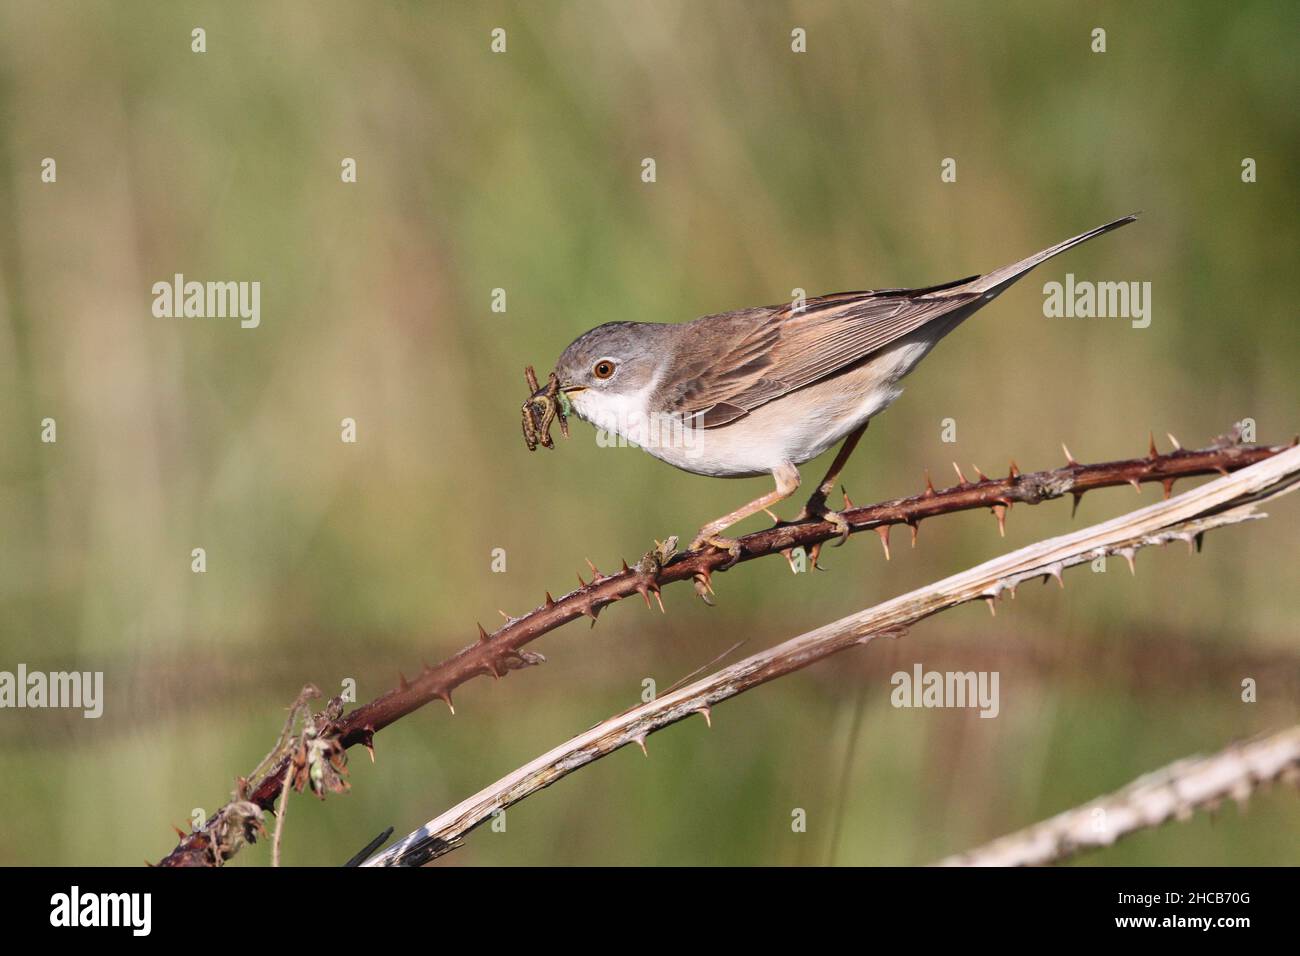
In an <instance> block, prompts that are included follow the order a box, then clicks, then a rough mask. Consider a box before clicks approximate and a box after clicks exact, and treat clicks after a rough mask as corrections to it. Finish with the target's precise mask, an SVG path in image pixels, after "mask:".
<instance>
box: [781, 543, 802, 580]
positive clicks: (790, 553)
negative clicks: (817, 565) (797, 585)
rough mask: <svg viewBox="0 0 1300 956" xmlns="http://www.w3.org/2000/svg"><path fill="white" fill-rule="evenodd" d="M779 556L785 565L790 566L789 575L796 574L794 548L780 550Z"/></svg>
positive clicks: (797, 570)
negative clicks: (783, 559)
mask: <svg viewBox="0 0 1300 956" xmlns="http://www.w3.org/2000/svg"><path fill="white" fill-rule="evenodd" d="M781 556H782V557H783V558H785V563H786V564H788V565H790V573H791V574H798V573H799V569H798V568H796V567H795V566H794V548H782V549H781Z"/></svg>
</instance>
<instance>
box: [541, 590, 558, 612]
mask: <svg viewBox="0 0 1300 956" xmlns="http://www.w3.org/2000/svg"><path fill="white" fill-rule="evenodd" d="M542 606H543V607H545V608H546V609H547V610H548V611H549V610H550V609H551V608H553V607H555V598H553V597H551V592H550V591H547V592H546V602H545V603H544V604H543V605H542Z"/></svg>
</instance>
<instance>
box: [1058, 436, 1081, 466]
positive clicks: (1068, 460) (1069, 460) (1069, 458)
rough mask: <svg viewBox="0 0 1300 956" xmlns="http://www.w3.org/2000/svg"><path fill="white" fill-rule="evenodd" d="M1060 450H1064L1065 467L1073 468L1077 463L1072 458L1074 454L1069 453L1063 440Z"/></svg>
mask: <svg viewBox="0 0 1300 956" xmlns="http://www.w3.org/2000/svg"><path fill="white" fill-rule="evenodd" d="M1061 451H1063V452H1065V464H1066V467H1067V468H1073V467H1074V466H1075V465H1077V464H1078V462H1077V461H1075V460H1074V456H1073V455H1071V454H1070V449H1069V448H1068V447H1066V444H1065V442H1061Z"/></svg>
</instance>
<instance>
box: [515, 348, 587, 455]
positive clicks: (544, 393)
mask: <svg viewBox="0 0 1300 956" xmlns="http://www.w3.org/2000/svg"><path fill="white" fill-rule="evenodd" d="M524 379H525V380H526V381H527V382H528V389H529V391H530V392H531V393H532V394H530V395H529V396H528V400H527V401H526V402H524V405H523V408H522V409H521V412H522V414H523V427H524V444H526V445H527V446H528V450H529V451H536V450H537V446H538V445H541V446H542V447H543V448H554V447H555V442H554V441H552V439H551V422H553V421H555V420H556V419H557V418H558V419H559V420H560V434H561V435H563V436H564V437H565V438H568V437H569V422H568V419H567V418H565V415H564V408H563V406H564V402H565V399H564V398H563V397H562V396H561V395H560V392H561V388H560V377H559V376H558V375H556V374H555V373H554V372H552V373H551V374H550V377H549V378H548V379H547V381H546V384H545V385H544V386H541V387H538V384H537V373H536V372H534V371H533V367H532V366H531V365H529V366H527V367H526V368H525V369H524ZM573 390H574V389H572V388H569V389H564V391H573Z"/></svg>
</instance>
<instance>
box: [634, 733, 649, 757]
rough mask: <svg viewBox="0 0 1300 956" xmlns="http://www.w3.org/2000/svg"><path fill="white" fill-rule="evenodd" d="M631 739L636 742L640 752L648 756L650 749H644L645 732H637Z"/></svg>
mask: <svg viewBox="0 0 1300 956" xmlns="http://www.w3.org/2000/svg"><path fill="white" fill-rule="evenodd" d="M632 739H633V740H635V741H636V742H637V745H638V746H639V747H640V748H641V752H642V753H643V754H645V755H646V756H647V757H648V756H650V751H648V750H646V749H645V734H638V735H637V736H635V737H633V738H632Z"/></svg>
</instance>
